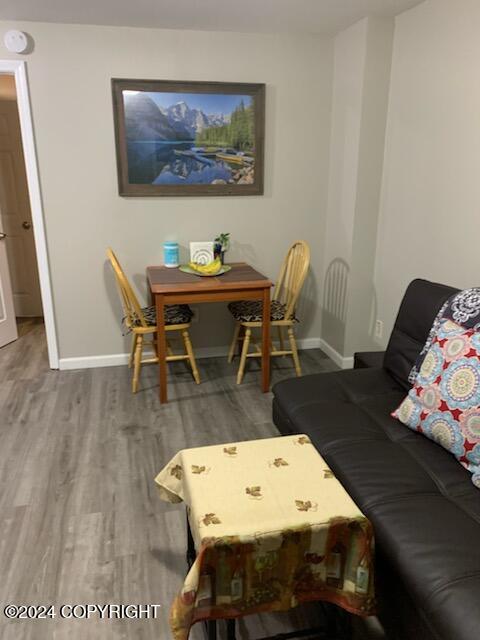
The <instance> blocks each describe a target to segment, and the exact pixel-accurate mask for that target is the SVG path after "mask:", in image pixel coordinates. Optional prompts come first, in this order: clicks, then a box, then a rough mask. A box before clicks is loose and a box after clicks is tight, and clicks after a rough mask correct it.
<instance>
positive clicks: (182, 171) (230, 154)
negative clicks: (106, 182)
mask: <svg viewBox="0 0 480 640" xmlns="http://www.w3.org/2000/svg"><path fill="white" fill-rule="evenodd" d="M112 93H113V109H114V122H115V137H116V146H117V170H118V188H119V193H120V195H121V196H200V195H205V196H227V195H245V196H247V195H261V194H262V193H263V150H264V129H265V85H264V84H246V83H239V82H235V83H227V82H180V81H171V80H122V79H117V78H114V79H112Z"/></svg>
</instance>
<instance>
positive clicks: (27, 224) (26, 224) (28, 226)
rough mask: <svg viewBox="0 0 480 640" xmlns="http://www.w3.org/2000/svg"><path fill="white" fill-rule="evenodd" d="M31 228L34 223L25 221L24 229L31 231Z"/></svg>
mask: <svg viewBox="0 0 480 640" xmlns="http://www.w3.org/2000/svg"><path fill="white" fill-rule="evenodd" d="M31 226H32V223H31V222H29V221H28V220H25V221H24V222H22V227H23V228H24V229H30V228H31Z"/></svg>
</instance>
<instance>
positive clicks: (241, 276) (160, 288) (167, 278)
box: [147, 262, 272, 403]
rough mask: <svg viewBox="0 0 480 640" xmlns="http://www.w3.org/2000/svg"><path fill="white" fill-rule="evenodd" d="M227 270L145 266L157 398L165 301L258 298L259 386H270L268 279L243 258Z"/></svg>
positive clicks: (162, 376) (163, 383) (163, 369)
mask: <svg viewBox="0 0 480 640" xmlns="http://www.w3.org/2000/svg"><path fill="white" fill-rule="evenodd" d="M229 266H230V267H231V270H230V271H228V272H226V273H224V274H222V275H218V276H197V275H193V274H189V273H184V272H183V271H180V270H179V269H172V268H168V267H165V266H152V267H147V280H148V286H149V289H150V296H151V300H152V304H154V305H155V308H156V312H157V341H156V342H157V355H158V370H159V382H160V385H159V386H160V389H159V395H160V402H161V403H165V402H167V400H168V395H167V361H166V356H167V343H166V337H165V314H164V311H165V305H168V304H199V303H202V302H234V301H236V300H261V301H262V303H263V317H262V346H261V349H262V357H261V362H262V378H261V388H262V391H263V392H264V393H266V392H267V391H268V390H269V388H270V289H271V287H272V282H271V281H270V280H269V279H268V278H266V277H265V276H264V275H262V274H261V273H259V272H258V271H256V270H255V269H254V268H253V267H251V266H250V265H248V264H247V263H245V262H236V263H233V264H230V265H229Z"/></svg>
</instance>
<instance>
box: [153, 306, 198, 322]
mask: <svg viewBox="0 0 480 640" xmlns="http://www.w3.org/2000/svg"><path fill="white" fill-rule="evenodd" d="M142 312H143V315H144V317H145V320H146V321H147V324H148V326H149V327H154V326H155V325H156V324H157V310H156V309H155V307H154V306H153V305H152V306H151V307H144V308H143V309H142ZM164 317H165V324H168V325H170V324H187V323H189V322H190V320H191V319H192V318H193V311H192V310H191V309H190V307H189V306H188V304H167V305H165V313H164Z"/></svg>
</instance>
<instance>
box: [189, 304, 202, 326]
mask: <svg viewBox="0 0 480 640" xmlns="http://www.w3.org/2000/svg"><path fill="white" fill-rule="evenodd" d="M190 309H191V310H192V311H193V318H192V324H197V323H198V321H199V320H200V309H199V308H198V307H194V306H192V305H190Z"/></svg>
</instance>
